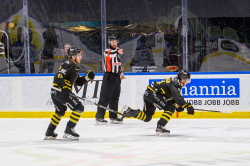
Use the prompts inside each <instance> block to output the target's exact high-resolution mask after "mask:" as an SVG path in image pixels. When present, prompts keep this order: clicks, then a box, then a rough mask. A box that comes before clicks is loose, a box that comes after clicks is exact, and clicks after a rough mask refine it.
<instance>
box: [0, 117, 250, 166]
mask: <svg viewBox="0 0 250 166" xmlns="http://www.w3.org/2000/svg"><path fill="white" fill-rule="evenodd" d="M49 121H50V119H0V165H2V166H9V165H11V166H12V165H13V166H31V165H32V166H37V165H43V166H49V165H58V166H59V165H60V166H66V165H70V166H71V165H72V166H73V165H77V166H78V165H84V166H85V165H86V166H120V165H122V166H127V165H134V166H158V165H159V166H160V165H164V166H165V165H170V166H189V165H192V166H193V165H194V166H206V165H213V166H217V165H222V166H224V165H226V166H231V165H235V166H239V165H240V166H249V165H250V119H172V120H171V121H170V122H169V124H167V125H166V128H167V129H169V130H170V131H171V134H170V135H169V136H165V137H162V136H156V135H155V128H156V123H157V119H153V120H152V121H150V122H148V123H145V122H142V121H139V120H137V119H124V124H116V125H115V124H108V125H107V126H106V125H105V126H96V125H95V121H94V119H84V118H82V119H80V121H79V123H78V125H77V127H76V128H75V129H76V132H78V133H79V134H80V140H79V141H71V140H65V139H63V138H62V135H63V132H64V129H65V126H66V123H67V121H68V119H66V118H65V119H62V121H61V123H60V124H59V126H58V127H57V129H56V132H57V133H58V138H57V139H56V140H43V138H44V134H45V131H46V129H47V126H48V124H49Z"/></svg>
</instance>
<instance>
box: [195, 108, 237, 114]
mask: <svg viewBox="0 0 250 166" xmlns="http://www.w3.org/2000/svg"><path fill="white" fill-rule="evenodd" d="M194 110H197V111H206V112H218V113H228V114H231V113H232V112H230V111H216V110H204V109H194Z"/></svg>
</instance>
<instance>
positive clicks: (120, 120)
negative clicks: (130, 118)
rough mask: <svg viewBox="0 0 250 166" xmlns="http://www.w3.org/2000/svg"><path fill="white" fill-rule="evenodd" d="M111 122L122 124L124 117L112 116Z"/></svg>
mask: <svg viewBox="0 0 250 166" xmlns="http://www.w3.org/2000/svg"><path fill="white" fill-rule="evenodd" d="M110 123H111V124H122V123H123V119H119V118H110Z"/></svg>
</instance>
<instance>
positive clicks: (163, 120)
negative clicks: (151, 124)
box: [158, 111, 172, 126]
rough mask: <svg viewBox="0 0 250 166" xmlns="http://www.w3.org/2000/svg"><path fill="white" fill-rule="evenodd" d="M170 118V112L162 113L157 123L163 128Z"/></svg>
mask: <svg viewBox="0 0 250 166" xmlns="http://www.w3.org/2000/svg"><path fill="white" fill-rule="evenodd" d="M171 117H172V112H170V111H164V112H163V114H162V116H161V119H160V120H159V121H158V124H160V125H162V126H165V125H166V124H167V123H168V122H169V120H170V118H171Z"/></svg>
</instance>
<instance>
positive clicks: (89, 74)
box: [85, 70, 95, 81]
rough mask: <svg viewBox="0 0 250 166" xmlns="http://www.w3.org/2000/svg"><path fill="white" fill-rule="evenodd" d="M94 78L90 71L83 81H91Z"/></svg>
mask: <svg viewBox="0 0 250 166" xmlns="http://www.w3.org/2000/svg"><path fill="white" fill-rule="evenodd" d="M94 78H95V73H94V72H93V71H91V70H89V71H88V73H87V74H86V75H85V79H86V80H87V81H92V80H93V79H94Z"/></svg>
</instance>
